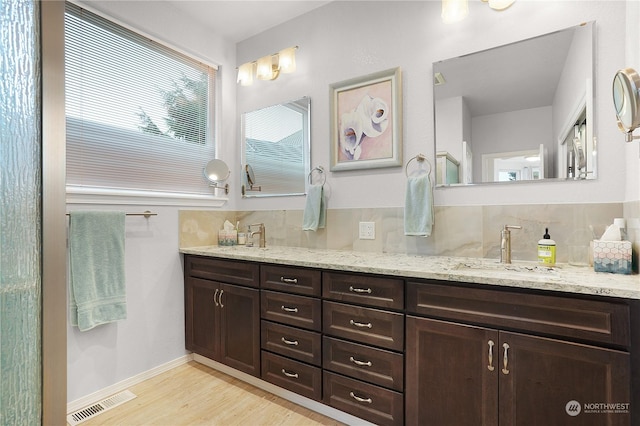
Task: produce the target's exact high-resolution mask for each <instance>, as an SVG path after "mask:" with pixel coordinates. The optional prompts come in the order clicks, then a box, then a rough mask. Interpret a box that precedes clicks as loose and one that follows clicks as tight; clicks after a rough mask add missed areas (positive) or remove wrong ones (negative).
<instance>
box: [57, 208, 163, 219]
mask: <svg viewBox="0 0 640 426" xmlns="http://www.w3.org/2000/svg"><path fill="white" fill-rule="evenodd" d="M125 215H127V216H144V217H145V218H147V219H149V218H150V217H151V216H158V213H151V212H150V211H149V210H146V211H145V212H144V213H125ZM67 216H69V213H67Z"/></svg>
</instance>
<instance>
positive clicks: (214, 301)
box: [213, 288, 220, 306]
mask: <svg viewBox="0 0 640 426" xmlns="http://www.w3.org/2000/svg"><path fill="white" fill-rule="evenodd" d="M219 291H220V290H219V289H217V288H216V292H215V293H213V303H215V304H216V306H220V305H219V303H218V301H217V300H216V297H218V292H219Z"/></svg>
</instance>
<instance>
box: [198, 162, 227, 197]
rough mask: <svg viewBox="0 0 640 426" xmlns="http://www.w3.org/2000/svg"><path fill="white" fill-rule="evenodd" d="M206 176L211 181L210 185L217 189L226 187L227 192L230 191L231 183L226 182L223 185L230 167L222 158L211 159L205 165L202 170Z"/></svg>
mask: <svg viewBox="0 0 640 426" xmlns="http://www.w3.org/2000/svg"><path fill="white" fill-rule="evenodd" d="M202 173H203V174H204V177H205V178H206V179H207V180H208V181H209V182H210V186H212V187H214V188H215V189H224V192H225V194H228V193H229V184H228V183H226V184H224V186H221V185H222V183H223V182H224V181H226V180H227V178H228V177H229V174H230V173H231V172H230V171H229V167H228V166H227V163H225V162H224V161H222V160H217V159H216V160H211V161H209V162H208V163H207V165H206V166H204V169H203V170H202Z"/></svg>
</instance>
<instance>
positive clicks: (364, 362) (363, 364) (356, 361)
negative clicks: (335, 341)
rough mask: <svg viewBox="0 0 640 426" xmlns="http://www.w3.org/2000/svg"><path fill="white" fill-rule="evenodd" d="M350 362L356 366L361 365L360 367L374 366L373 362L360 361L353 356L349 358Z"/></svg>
mask: <svg viewBox="0 0 640 426" xmlns="http://www.w3.org/2000/svg"><path fill="white" fill-rule="evenodd" d="M349 361H351V362H352V363H354V364H355V365H360V366H367V367H371V366H372V365H373V364H371V361H359V360H357V359H355V358H354V357H352V356H350V357H349Z"/></svg>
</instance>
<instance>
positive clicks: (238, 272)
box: [185, 255, 260, 287]
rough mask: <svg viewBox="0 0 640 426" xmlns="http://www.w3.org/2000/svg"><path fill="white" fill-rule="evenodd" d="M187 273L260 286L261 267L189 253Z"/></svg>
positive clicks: (210, 278)
mask: <svg viewBox="0 0 640 426" xmlns="http://www.w3.org/2000/svg"><path fill="white" fill-rule="evenodd" d="M185 274H186V275H187V276H191V277H196V278H204V279H206V280H212V281H221V282H225V283H231V284H240V285H244V286H249V287H258V286H259V278H260V269H259V266H258V265H257V264H255V263H251V262H242V261H236V260H223V259H214V258H210V257H203V256H192V255H187V256H185Z"/></svg>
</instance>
